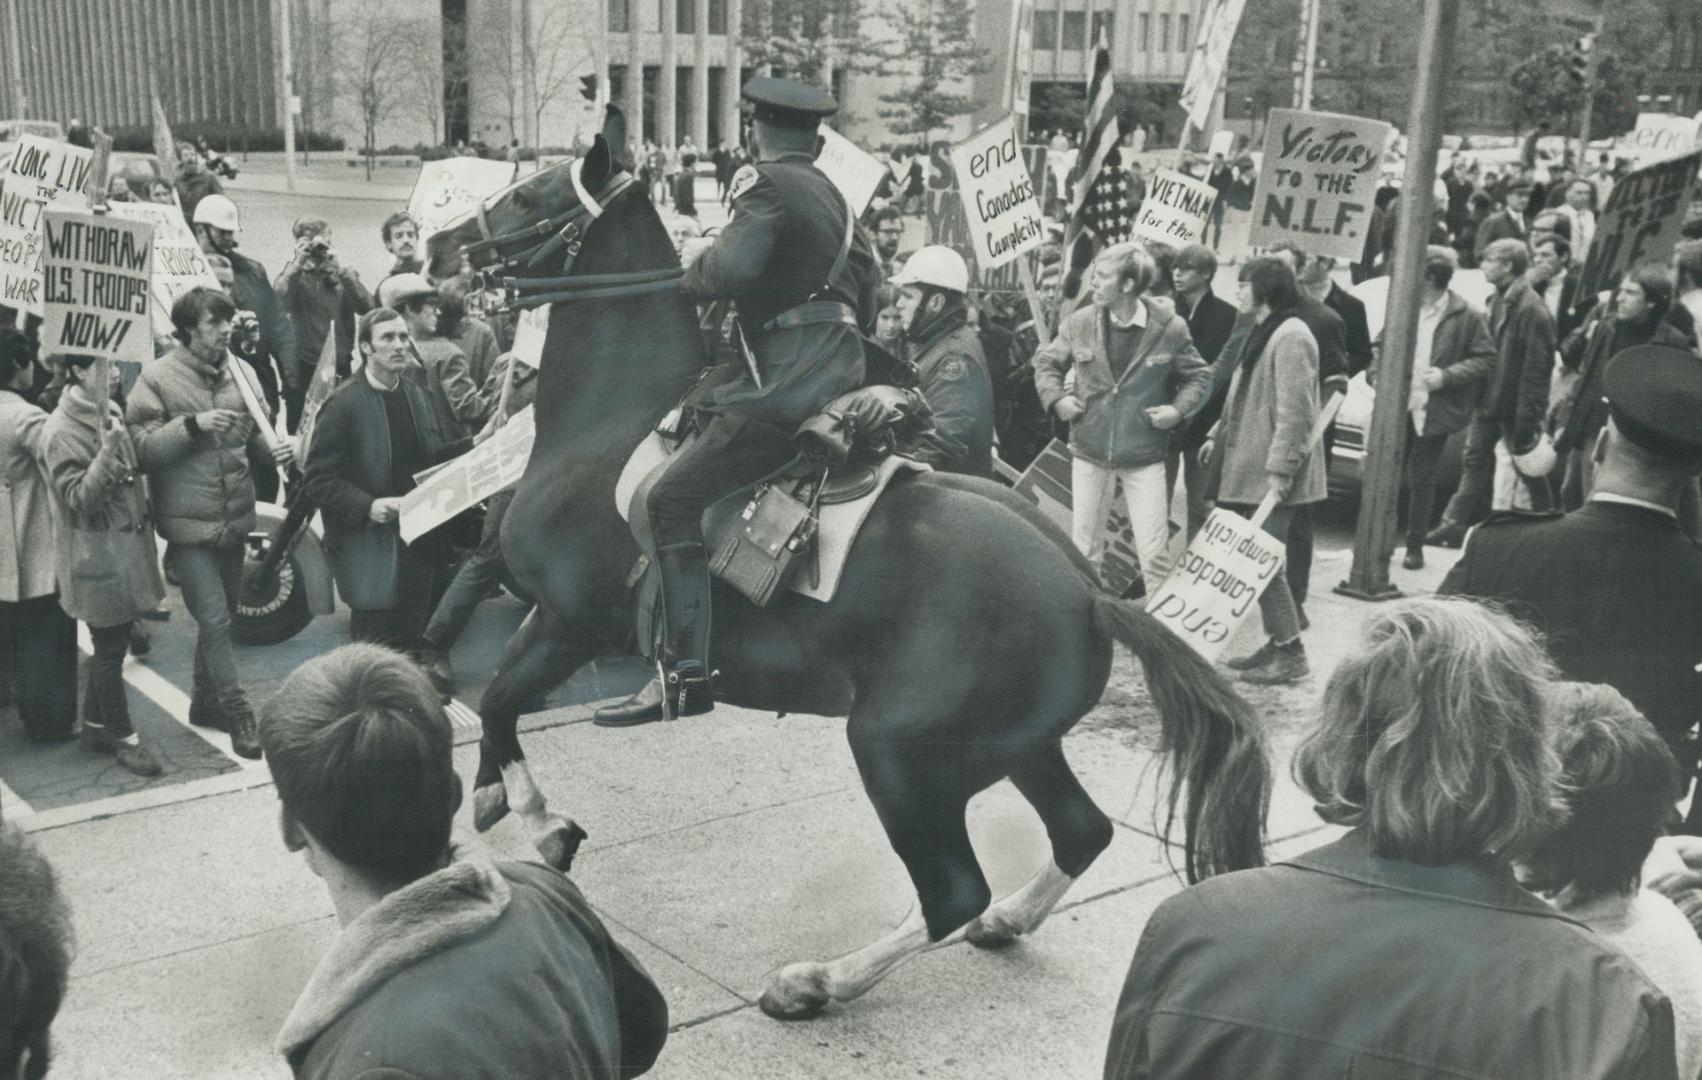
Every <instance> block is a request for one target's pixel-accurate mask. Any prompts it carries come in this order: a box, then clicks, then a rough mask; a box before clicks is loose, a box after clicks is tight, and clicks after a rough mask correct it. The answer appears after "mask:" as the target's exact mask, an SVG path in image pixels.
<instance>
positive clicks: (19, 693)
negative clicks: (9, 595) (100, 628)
mask: <svg viewBox="0 0 1702 1080" xmlns="http://www.w3.org/2000/svg"><path fill="white" fill-rule="evenodd" d="M0 626H3V627H4V635H3V641H0V664H3V665H4V670H5V673H6V677H7V678H9V679H11V680H12V685H13V687H14V695H13V700H14V701H15V702H16V703H17V707H18V719H19V720H21V721H23V725H24V731H25V732H26V733H27V734H28V735H29V737H30V738H32V739H63V738H68V737H70V735H71V734H72V732H73V729H75V728H76V726H77V621H76V620H75V619H73V618H71V616H69V615H67V614H65V611H64V609H62V608H61V607H60V606H59V596H58V594H57V593H48V594H47V595H46V596H36V597H31V598H30V599H28V600H18V601H15V602H0ZM120 659H122V657H121V658H120Z"/></svg>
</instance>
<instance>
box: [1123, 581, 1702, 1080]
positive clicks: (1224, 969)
mask: <svg viewBox="0 0 1702 1080" xmlns="http://www.w3.org/2000/svg"><path fill="white" fill-rule="evenodd" d="M1362 642H1363V643H1362V644H1361V645H1360V646H1359V648H1358V649H1357V650H1356V651H1355V652H1354V653H1352V654H1350V655H1349V656H1348V657H1347V658H1345V659H1344V660H1343V661H1342V662H1341V664H1340V665H1339V666H1338V667H1337V668H1336V670H1335V672H1334V674H1333V675H1332V676H1331V677H1330V680H1329V683H1328V685H1327V686H1326V688H1325V690H1324V694H1323V703H1322V707H1321V710H1320V713H1319V720H1318V724H1317V726H1316V728H1314V729H1313V731H1312V732H1310V733H1309V734H1308V735H1307V736H1306V738H1305V740H1304V741H1303V742H1302V743H1301V745H1300V747H1299V749H1298V750H1297V751H1296V755H1295V760H1294V772H1295V776H1296V779H1297V780H1298V781H1299V782H1300V784H1301V786H1302V787H1303V788H1304V789H1305V790H1306V791H1307V792H1308V793H1309V794H1310V795H1311V796H1312V798H1313V799H1314V800H1315V802H1316V805H1317V807H1318V810H1319V813H1320V815H1321V816H1323V817H1324V818H1325V820H1327V821H1330V822H1332V823H1334V824H1337V825H1343V826H1347V827H1348V829H1349V831H1348V832H1347V833H1346V835H1344V836H1342V837H1341V838H1340V839H1338V840H1336V841H1334V842H1333V843H1330V844H1327V845H1325V846H1324V847H1321V848H1317V849H1315V850H1313V851H1309V852H1307V853H1305V854H1303V855H1299V856H1296V857H1293V858H1289V859H1285V860H1283V861H1282V862H1280V863H1278V864H1276V865H1274V866H1270V867H1266V868H1263V869H1258V870H1250V871H1246V872H1243V873H1237V874H1227V875H1224V876H1221V877H1217V878H1213V879H1211V880H1208V881H1206V882H1204V883H1202V884H1199V885H1195V886H1193V887H1192V888H1189V889H1186V890H1184V891H1182V892H1181V893H1179V894H1177V895H1175V896H1172V897H1171V898H1169V899H1168V900H1166V901H1165V902H1164V903H1162V904H1161V905H1159V907H1158V909H1157V910H1156V911H1154V912H1153V914H1152V916H1151V918H1150V919H1149V920H1148V922H1147V925H1146V928H1145V930H1144V932H1143V933H1142V936H1141V940H1140V944H1139V945H1138V946H1137V947H1136V950H1135V955H1134V959H1133V962H1132V964H1131V966H1130V969H1129V973H1128V977H1127V979H1126V981H1125V983H1124V986H1123V992H1122V996H1121V1000H1120V1001H1119V1002H1118V1006H1117V1011H1116V1017H1115V1020H1114V1022H1113V1025H1112V1030H1111V1041H1110V1046H1109V1049H1108V1053H1107V1057H1106V1064H1105V1076H1106V1077H1107V1080H1124V1078H1132V1077H1152V1078H1161V1077H1172V1076H1174V1077H1184V1076H1201V1075H1207V1074H1208V1073H1209V1074H1210V1075H1213V1076H1238V1077H1251V1078H1259V1077H1292V1076H1315V1075H1361V1074H1364V1075H1378V1074H1381V1073H1384V1072H1387V1073H1389V1074H1390V1075H1394V1074H1397V1073H1398V1074H1399V1075H1413V1076H1418V1075H1425V1076H1430V1075H1449V1076H1495V1077H1500V1078H1503V1080H1515V1078H1519V1077H1531V1078H1533V1080H1534V1078H1538V1077H1541V1078H1547V1077H1556V1076H1567V1077H1579V1078H1584V1077H1599V1078H1603V1080H1608V1078H1620V1077H1663V1078H1668V1077H1670V1078H1676V1077H1678V1076H1679V1075H1680V1074H1679V1072H1678V1071H1677V1066H1678V1062H1679V1055H1680V1053H1681V1052H1682V1053H1683V1054H1685V1055H1686V1057H1685V1061H1686V1067H1687V1068H1688V1069H1689V1070H1690V1071H1688V1072H1686V1073H1684V1074H1683V1075H1684V1076H1685V1077H1686V1080H1688V1078H1689V1077H1691V1076H1694V1075H1695V1068H1694V1063H1693V1058H1692V1057H1691V1056H1690V1055H1692V1054H1693V1053H1694V1050H1693V1049H1692V1047H1693V1045H1694V1044H1693V1038H1694V1027H1692V1029H1691V1031H1689V1032H1687V1033H1686V1034H1685V1036H1684V1037H1683V1038H1682V1039H1681V1038H1680V1037H1679V1036H1678V1034H1677V1032H1676V1030H1675V1019H1674V1014H1675V1001H1674V1000H1673V998H1672V997H1671V996H1670V994H1671V993H1672V992H1674V991H1677V992H1681V993H1688V992H1693V988H1694V978H1695V974H1696V973H1695V971H1694V970H1691V971H1689V972H1688V973H1687V975H1686V980H1685V981H1686V985H1684V986H1683V987H1680V986H1679V984H1678V982H1677V980H1676V978H1675V981H1674V982H1673V983H1672V984H1671V985H1672V987H1673V990H1671V991H1669V990H1668V988H1667V986H1665V985H1663V984H1662V983H1661V982H1659V981H1657V979H1658V978H1660V975H1659V974H1657V972H1646V971H1645V969H1644V968H1643V967H1642V966H1640V964H1639V963H1638V962H1637V961H1636V960H1635V959H1634V957H1633V956H1629V955H1627V953H1626V951H1624V949H1623V946H1622V944H1621V943H1620V942H1617V941H1616V940H1614V938H1613V937H1612V936H1610V935H1608V934H1603V933H1596V932H1592V931H1591V930H1590V929H1589V927H1588V926H1587V925H1585V920H1580V919H1579V918H1578V917H1577V916H1576V915H1575V914H1573V913H1569V912H1568V911H1567V910H1566V906H1565V904H1564V903H1562V905H1561V907H1559V908H1556V907H1554V906H1551V905H1550V904H1548V903H1546V902H1545V901H1544V900H1543V899H1542V898H1541V897H1540V896H1539V895H1537V894H1535V893H1533V892H1530V891H1527V890H1526V889H1524V888H1522V887H1521V886H1520V885H1519V882H1518V879H1517V877H1516V876H1515V865H1516V864H1517V863H1518V862H1519V860H1521V859H1527V858H1528V859H1533V860H1534V862H1535V865H1537V866H1540V867H1541V868H1543V869H1544V870H1545V871H1546V872H1548V873H1550V874H1552V875H1553V877H1552V878H1551V880H1555V881H1559V880H1560V879H1561V878H1567V879H1569V880H1571V881H1582V882H1585V883H1588V884H1589V885H1592V886H1593V885H1596V884H1598V883H1600V884H1602V885H1603V886H1604V888H1603V890H1602V892H1603V894H1605V895H1607V896H1621V895H1623V893H1624V890H1625V888H1626V887H1627V886H1628V885H1629V884H1630V883H1631V881H1632V880H1634V877H1635V867H1636V865H1637V861H1638V860H1640V859H1641V857H1642V853H1643V852H1646V851H1647V849H1648V841H1649V839H1650V837H1649V836H1648V834H1647V831H1648V814H1647V813H1643V814H1642V815H1641V820H1636V821H1623V822H1621V821H1619V820H1618V819H1617V818H1612V823H1611V826H1610V825H1609V823H1608V822H1604V821H1601V820H1596V819H1595V815H1594V814H1592V812H1591V809H1592V808H1590V807H1587V806H1582V805H1575V806H1574V807H1573V812H1574V814H1575V815H1576V816H1575V818H1574V820H1575V821H1578V820H1579V818H1580V817H1581V821H1579V824H1580V826H1581V827H1582V828H1583V829H1584V830H1585V831H1586V832H1588V833H1590V834H1591V835H1590V837H1589V839H1590V840H1591V841H1592V845H1591V847H1592V852H1593V854H1594V856H1595V857H1594V858H1589V857H1586V856H1584V855H1583V852H1582V851H1580V848H1579V843H1578V842H1579V841H1580V840H1582V839H1583V837H1581V836H1576V835H1571V834H1568V833H1567V832H1565V831H1563V830H1564V823H1565V821H1566V820H1567V806H1566V802H1567V800H1568V798H1571V799H1573V800H1574V801H1575V802H1576V803H1578V804H1583V803H1587V802H1589V801H1590V800H1591V799H1592V798H1593V797H1595V796H1597V795H1599V794H1600V792H1599V791H1592V790H1591V786H1593V785H1598V784H1601V783H1602V782H1603V781H1607V780H1611V779H1613V776H1614V774H1615V773H1618V774H1619V775H1620V776H1621V777H1624V774H1625V773H1626V772H1629V771H1631V770H1632V769H1637V770H1638V771H1639V772H1640V773H1642V774H1643V775H1647V774H1648V773H1649V771H1650V770H1649V769H1648V767H1645V766H1638V765H1634V764H1632V763H1631V762H1630V760H1627V761H1625V763H1623V764H1620V765H1618V766H1617V767H1615V768H1614V769H1612V770H1605V769H1604V770H1603V771H1602V772H1601V774H1600V775H1598V774H1597V770H1596V769H1595V768H1594V765H1595V764H1596V763H1597V762H1599V761H1601V759H1602V758H1605V757H1607V756H1608V753H1606V752H1602V751H1599V750H1595V749H1592V748H1583V747H1581V744H1585V743H1590V742H1594V741H1595V740H1594V739H1592V738H1568V737H1567V736H1566V735H1564V734H1561V733H1559V732H1558V729H1560V728H1561V727H1562V726H1563V725H1562V723H1561V721H1560V718H1559V717H1558V716H1557V710H1556V708H1555V707H1554V705H1553V703H1552V699H1551V687H1552V685H1553V683H1552V677H1553V667H1552V665H1551V663H1550V661H1549V658H1548V657H1547V656H1546V655H1545V653H1544V651H1543V648H1542V646H1541V643H1540V642H1539V641H1538V640H1537V639H1536V638H1535V637H1534V636H1533V635H1532V634H1531V633H1530V632H1529V631H1528V630H1527V629H1526V628H1524V627H1522V626H1521V625H1520V624H1518V623H1516V622H1514V621H1513V620H1512V619H1510V618H1508V617H1506V616H1505V615H1502V614H1500V613H1498V612H1496V611H1495V610H1494V609H1491V608H1488V607H1483V606H1480V605H1478V604H1475V603H1470V602H1466V601H1462V600H1459V599H1449V598H1430V599H1423V600H1411V601H1403V602H1401V603H1399V604H1397V605H1394V606H1392V607H1390V608H1388V609H1385V610H1383V611H1381V612H1379V613H1378V614H1376V615H1374V616H1373V617H1372V618H1371V619H1370V620H1369V621H1368V623H1367V625H1366V626H1365V628H1364V630H1363V632H1362ZM1567 750H1575V751H1577V752H1574V753H1571V754H1568V753H1566V751H1567ZM1624 756H1625V758H1626V759H1630V758H1632V757H1633V754H1632V753H1631V752H1626V753H1625V754H1624ZM1637 756H1639V757H1644V758H1646V756H1647V754H1646V751H1640V752H1638V755H1637ZM1574 765H1576V766H1577V771H1576V772H1574V773H1572V776H1571V779H1572V780H1573V782H1574V784H1578V785H1580V786H1576V787H1575V786H1573V785H1569V784H1568V782H1567V781H1568V772H1569V771H1570V770H1571V768H1572V767H1573V766H1574ZM1639 805H1641V804H1640V803H1639ZM1610 817H1611V815H1610ZM1627 817H1628V818H1632V819H1636V818H1638V817H1639V814H1638V813H1637V812H1636V811H1628V813H1627ZM1608 827H1613V828H1615V829H1616V831H1617V835H1616V836H1615V837H1614V840H1612V841H1609V840H1608V839H1607V837H1606V836H1605V835H1603V833H1604V832H1605V831H1606V829H1607V828H1608ZM1557 830H1562V831H1557ZM1604 849H1605V850H1604ZM1639 849H1640V850H1639ZM1545 853H1554V854H1555V855H1558V856H1560V857H1559V858H1556V859H1553V860H1552V861H1550V860H1548V859H1546V858H1545ZM1633 855H1635V858H1633ZM1592 891H1593V890H1592ZM1624 907H1625V905H1624V904H1623V903H1618V904H1615V903H1613V902H1612V901H1611V900H1605V901H1603V902H1602V906H1601V909H1600V911H1599V913H1598V914H1599V917H1600V918H1602V919H1603V920H1604V922H1606V921H1608V920H1611V919H1614V918H1615V917H1616V912H1617V911H1619V910H1621V909H1623V908H1624ZM1635 932H1636V934H1637V936H1638V937H1639V938H1643V937H1646V936H1647V931H1646V930H1644V929H1643V928H1642V927H1639V928H1638V930H1637V931H1635ZM1658 932H1659V933H1660V934H1662V935H1664V934H1666V933H1668V932H1670V920H1667V921H1664V922H1663V923H1662V924H1661V926H1660V928H1659V930H1658ZM1691 944H1693V945H1694V944H1695V942H1694V940H1692V942H1691ZM1392 957H1398V958H1399V961H1398V963H1396V964H1394V965H1393V966H1391V965H1392V961H1391V958H1392ZM1679 963H1681V961H1677V960H1676V958H1675V959H1674V963H1673V965H1672V966H1675V967H1676V966H1678V965H1679ZM1668 970H1669V968H1668V966H1667V965H1665V964H1663V965H1660V967H1659V972H1662V973H1664V972H1666V971H1668ZM1679 1008H1680V1009H1681V1010H1684V1009H1687V1008H1688V1006H1685V1005H1680V1006H1679Z"/></svg>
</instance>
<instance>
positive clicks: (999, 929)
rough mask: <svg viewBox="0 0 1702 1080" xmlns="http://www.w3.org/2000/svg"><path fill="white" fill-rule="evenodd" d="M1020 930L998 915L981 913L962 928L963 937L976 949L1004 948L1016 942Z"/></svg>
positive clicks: (1020, 934)
mask: <svg viewBox="0 0 1702 1080" xmlns="http://www.w3.org/2000/svg"><path fill="white" fill-rule="evenodd" d="M1021 936H1022V931H1021V930H1018V929H1017V928H1016V927H1014V926H1011V925H1010V924H1009V923H1007V922H1005V921H1003V920H1002V919H1000V918H999V917H998V916H996V915H994V916H991V917H989V916H988V915H982V916H980V917H978V918H976V919H974V920H972V921H971V922H970V924H969V925H968V926H966V927H964V928H963V937H964V939H965V940H966V941H968V942H969V943H970V944H971V945H973V946H975V947H976V948H977V949H1005V948H1009V947H1010V946H1012V945H1015V944H1016V939H1017V938H1019V937H1021Z"/></svg>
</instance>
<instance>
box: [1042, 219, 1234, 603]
mask: <svg viewBox="0 0 1702 1080" xmlns="http://www.w3.org/2000/svg"><path fill="white" fill-rule="evenodd" d="M1160 282H1161V275H1160V273H1159V269H1158V263H1157V262H1156V261H1155V260H1154V259H1153V257H1152V254H1151V253H1150V252H1149V251H1148V250H1147V249H1146V247H1145V245H1143V244H1141V243H1140V242H1138V241H1131V242H1129V243H1125V244H1117V245H1114V246H1112V247H1108V248H1106V249H1105V250H1104V251H1102V252H1100V253H1099V257H1098V258H1096V259H1095V260H1094V261H1093V267H1092V269H1091V271H1090V273H1089V276H1088V284H1089V288H1090V289H1091V290H1092V298H1093V302H1092V303H1091V304H1088V305H1085V306H1084V307H1082V308H1080V309H1078V310H1077V311H1076V312H1074V313H1073V314H1072V315H1070V317H1069V318H1068V319H1065V320H1064V325H1063V326H1062V327H1061V328H1060V329H1059V331H1058V336H1057V337H1055V338H1053V339H1052V341H1050V342H1049V343H1047V344H1046V345H1045V346H1043V347H1042V348H1041V349H1040V351H1039V352H1037V353H1035V354H1034V360H1033V364H1034V389H1035V391H1036V392H1037V393H1038V394H1039V396H1040V404H1041V405H1042V406H1043V407H1044V408H1045V409H1046V411H1047V412H1048V413H1051V414H1052V415H1054V416H1056V417H1057V418H1058V419H1060V420H1063V421H1064V422H1065V423H1067V424H1069V425H1070V454H1071V456H1072V458H1073V463H1072V466H1071V473H1070V500H1071V503H1072V506H1073V517H1074V521H1073V524H1072V526H1071V530H1070V532H1071V535H1072V537H1073V538H1074V540H1075V542H1076V546H1077V547H1078V548H1080V549H1081V550H1082V553H1083V554H1085V555H1086V556H1087V557H1088V558H1089V559H1090V560H1092V561H1093V562H1094V563H1095V564H1097V563H1098V561H1099V557H1100V555H1101V554H1102V552H1103V550H1104V546H1105V543H1104V533H1105V518H1106V514H1107V513H1108V511H1109V510H1110V503H1111V492H1112V489H1113V486H1114V485H1115V484H1116V483H1117V482H1118V481H1122V484H1123V498H1124V500H1125V502H1126V503H1127V505H1128V510H1129V527H1130V528H1131V529H1132V530H1133V531H1134V535H1135V552H1136V554H1138V555H1139V556H1140V560H1141V573H1142V576H1143V577H1144V578H1145V584H1146V587H1147V589H1148V590H1149V591H1150V590H1154V589H1156V588H1157V587H1158V583H1159V581H1160V580H1161V576H1160V575H1158V574H1157V573H1156V570H1157V568H1158V566H1159V565H1160V564H1161V563H1162V562H1163V561H1164V549H1165V545H1166V544H1168V543H1169V541H1170V508H1169V499H1168V497H1167V493H1166V490H1165V489H1166V485H1165V480H1164V457H1165V454H1166V452H1167V451H1168V450H1169V447H1170V433H1171V432H1172V431H1173V430H1175V429H1176V428H1177V427H1178V426H1179V425H1181V423H1182V421H1183V419H1184V418H1185V417H1186V416H1188V415H1189V414H1190V413H1192V412H1193V411H1194V409H1195V408H1196V407H1197V406H1199V405H1200V403H1201V402H1203V401H1204V400H1205V398H1206V394H1207V392H1208V390H1209V385H1210V384H1209V370H1208V368H1207V367H1206V362H1205V360H1204V359H1203V358H1202V357H1201V356H1200V353H1199V350H1198V349H1196V348H1194V338H1193V335H1192V334H1190V333H1189V332H1188V322H1187V320H1186V319H1184V318H1182V316H1180V315H1178V314H1177V313H1176V307H1175V305H1174V304H1172V303H1170V302H1169V301H1168V300H1162V301H1157V302H1155V301H1154V299H1153V297H1152V295H1151V293H1152V291H1153V289H1154V288H1155V287H1157V286H1159V284H1160ZM1165 288H1166V289H1167V288H1168V283H1165ZM1072 371H1073V372H1074V375H1075V384H1074V386H1073V387H1072V386H1069V385H1067V384H1066V382H1065V376H1066V375H1067V374H1069V373H1070V372H1072Z"/></svg>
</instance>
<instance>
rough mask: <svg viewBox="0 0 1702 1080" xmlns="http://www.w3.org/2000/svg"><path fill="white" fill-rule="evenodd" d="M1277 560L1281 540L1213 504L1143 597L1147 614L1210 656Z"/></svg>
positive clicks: (1252, 603) (1254, 600)
mask: <svg viewBox="0 0 1702 1080" xmlns="http://www.w3.org/2000/svg"><path fill="white" fill-rule="evenodd" d="M1282 560H1283V543H1282V541H1281V540H1278V539H1277V538H1276V537H1274V536H1272V535H1271V534H1270V533H1267V532H1265V531H1264V530H1263V529H1261V528H1260V527H1259V526H1257V525H1254V524H1253V523H1252V521H1250V520H1249V519H1247V518H1244V517H1242V516H1241V515H1239V514H1236V513H1233V512H1231V511H1228V510H1213V511H1212V512H1211V516H1210V517H1208V518H1206V523H1205V524H1204V525H1203V526H1201V527H1200V531H1199V533H1198V534H1197V535H1195V537H1194V540H1193V542H1192V543H1190V544H1189V545H1188V550H1187V551H1185V552H1183V553H1182V557H1181V558H1180V559H1178V560H1177V561H1176V565H1175V566H1174V567H1172V568H1171V570H1170V574H1169V576H1167V577H1166V578H1165V579H1164V584H1162V585H1160V586H1159V587H1158V591H1157V592H1156V593H1154V594H1153V595H1152V598H1151V599H1150V600H1148V601H1147V608H1146V610H1147V614H1148V615H1151V616H1153V617H1154V618H1156V619H1157V620H1158V621H1159V622H1161V623H1163V624H1164V625H1165V626H1168V627H1169V628H1170V629H1171V631H1173V632H1174V633H1175V634H1176V636H1177V637H1179V638H1181V639H1182V640H1183V641H1186V642H1187V643H1188V644H1189V645H1192V646H1193V647H1194V651H1195V652H1198V653H1199V654H1200V655H1201V656H1203V657H1205V658H1206V659H1207V660H1216V659H1217V658H1218V657H1219V656H1220V655H1221V654H1222V653H1223V650H1224V648H1225V647H1227V646H1228V644H1229V639H1230V638H1232V637H1234V636H1235V631H1236V629H1237V628H1239V627H1240V625H1241V622H1242V620H1243V619H1245V618H1246V617H1247V615H1248V613H1250V612H1251V611H1252V610H1253V609H1254V608H1255V607H1257V606H1258V604H1259V595H1260V594H1261V593H1263V592H1264V591H1265V587H1266V586H1267V585H1269V584H1270V583H1271V581H1272V580H1273V579H1274V578H1275V577H1276V576H1277V574H1278V573H1280V572H1281V571H1282Z"/></svg>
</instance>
